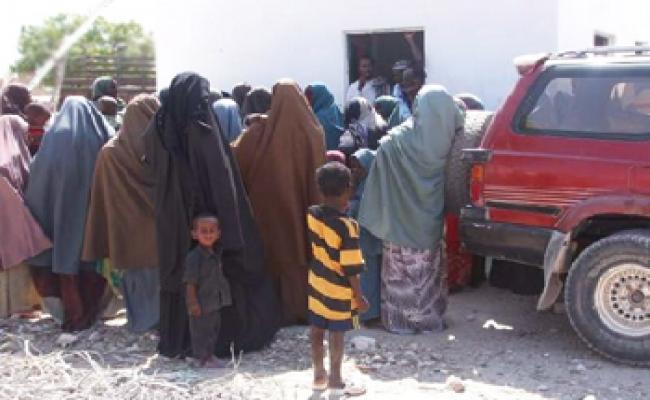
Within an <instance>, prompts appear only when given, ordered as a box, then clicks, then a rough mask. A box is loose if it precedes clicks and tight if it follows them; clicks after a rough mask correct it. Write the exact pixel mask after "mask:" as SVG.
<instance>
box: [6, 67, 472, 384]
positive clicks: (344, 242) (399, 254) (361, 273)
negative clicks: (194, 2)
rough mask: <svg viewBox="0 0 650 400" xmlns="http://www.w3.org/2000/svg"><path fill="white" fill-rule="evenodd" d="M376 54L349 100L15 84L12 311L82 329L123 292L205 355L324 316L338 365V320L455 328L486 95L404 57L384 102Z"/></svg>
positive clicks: (151, 320) (188, 76)
mask: <svg viewBox="0 0 650 400" xmlns="http://www.w3.org/2000/svg"><path fill="white" fill-rule="evenodd" d="M371 63H372V62H371V60H369V59H365V61H364V60H361V62H360V63H359V66H360V77H361V78H360V80H359V81H356V82H354V83H353V84H352V85H351V86H350V90H349V91H348V93H347V97H346V103H345V107H344V108H343V109H342V110H341V109H339V107H338V106H337V105H336V103H335V100H334V96H333V94H332V93H331V91H330V90H329V89H328V87H327V86H326V85H325V84H324V83H321V82H314V83H311V84H309V85H307V86H306V87H305V88H304V90H303V89H301V88H300V87H299V85H298V84H297V83H296V82H294V81H292V80H288V79H283V80H280V81H278V82H276V83H275V84H274V86H273V88H272V90H269V89H267V88H264V87H251V86H250V85H248V84H245V83H243V84H239V85H237V86H236V87H234V88H233V89H232V91H231V92H230V93H227V92H221V91H217V90H211V88H210V85H209V83H208V81H207V80H206V79H205V78H203V77H201V76H199V75H197V74H195V73H182V74H179V75H177V76H176V77H175V78H174V79H173V80H172V82H171V84H170V85H169V87H167V88H166V89H164V90H162V91H161V92H160V93H159V94H157V95H154V94H141V95H138V96H135V97H134V98H132V99H131V100H130V101H129V102H128V104H126V103H125V102H124V101H123V100H122V99H120V98H119V97H118V85H117V83H116V82H115V81H114V80H113V79H111V78H109V77H101V78H98V79H97V80H96V81H95V83H94V84H93V87H92V90H91V92H92V95H91V97H90V98H85V97H81V96H70V97H68V98H66V99H65V100H64V101H63V103H62V106H61V107H60V109H59V110H58V112H56V113H54V114H53V115H50V113H49V112H48V110H47V109H46V108H45V107H43V106H42V105H39V104H38V103H34V102H32V100H31V97H30V93H29V91H28V90H27V88H25V87H24V86H22V85H19V84H11V85H8V86H7V87H5V88H4V89H3V91H2V104H1V105H0V107H1V108H0V150H1V151H0V195H1V196H2V204H3V206H2V207H1V209H0V221H1V224H2V227H3V229H2V240H1V241H0V270H1V271H2V272H1V274H0V277H2V280H3V281H4V282H5V284H4V286H2V287H0V290H3V291H4V293H0V296H2V297H1V298H0V305H2V308H0V317H2V316H7V315H9V314H11V313H13V312H24V311H28V310H30V309H33V308H34V306H37V305H38V306H40V307H43V308H45V309H46V310H47V311H48V312H50V313H51V314H52V315H53V316H54V317H55V318H58V319H59V321H60V324H61V328H62V329H63V330H65V331H79V330H84V329H87V328H89V327H90V326H92V325H93V324H94V323H95V321H96V320H97V319H98V318H99V317H100V315H101V313H102V311H103V310H104V308H105V307H106V304H107V302H108V301H109V300H110V298H111V297H113V296H119V297H121V298H123V299H124V302H125V308H126V312H127V316H128V327H129V329H130V330H132V331H133V332H147V331H151V330H157V332H158V334H159V338H160V339H159V347H158V348H159V352H160V353H161V354H163V355H165V356H169V357H184V356H186V355H190V354H192V349H194V354H195V355H196V356H197V357H198V358H199V359H200V360H202V362H203V363H205V364H206V365H207V364H210V363H214V362H215V360H214V359H213V357H214V356H219V357H220V356H227V355H229V354H230V352H231V346H234V350H235V351H237V352H239V351H240V350H241V351H253V350H257V349H260V348H262V347H263V346H265V345H267V344H268V343H269V342H270V341H271V340H272V338H273V337H274V335H275V333H276V332H277V330H278V329H279V328H280V327H281V326H286V325H292V324H305V323H309V324H310V325H312V326H313V327H315V328H317V330H316V331H312V333H313V335H312V338H313V339H314V340H316V341H317V340H318V339H319V338H320V341H321V345H320V350H319V348H318V347H315V348H314V349H315V350H314V351H315V353H314V355H315V365H320V366H321V367H322V336H323V332H324V331H327V330H330V340H332V332H341V331H344V330H347V329H350V328H352V327H353V326H354V325H355V323H356V321H357V320H359V319H360V321H361V322H363V323H366V324H370V325H371V326H372V325H373V324H374V325H379V324H381V325H382V326H383V327H384V328H385V329H387V330H388V331H390V332H394V333H399V334H406V333H420V332H435V331H440V330H442V329H444V328H445V321H444V313H445V309H446V305H447V282H446V275H447V273H446V265H445V254H444V246H443V244H442V240H443V225H444V222H443V209H444V176H445V174H444V170H445V166H446V163H447V158H448V155H449V150H450V148H451V144H452V140H453V138H454V135H455V134H456V133H457V132H458V131H459V130H461V129H462V128H463V123H464V113H465V109H466V108H467V107H466V106H467V105H468V104H469V103H471V102H472V101H473V100H476V104H474V103H472V104H469V106H470V107H471V108H477V107H480V106H481V104H480V102H479V101H478V100H477V99H475V98H474V99H472V98H469V97H467V98H466V100H465V101H466V102H467V103H468V104H466V103H465V102H464V101H463V100H462V99H459V98H458V97H456V98H455V97H453V96H452V95H450V94H449V93H448V92H447V91H446V90H445V88H443V87H442V86H438V85H424V80H425V77H424V74H423V73H422V72H418V70H417V69H414V68H411V67H410V66H409V65H406V64H404V63H402V64H399V63H397V64H399V65H396V67H395V70H394V72H395V76H396V77H398V78H396V79H395V82H394V85H393V87H392V89H391V91H390V93H392V94H395V96H393V95H388V94H382V95H380V96H375V93H373V91H371V90H366V88H369V87H371V86H372V83H371V81H372V64H371ZM367 85H370V86H367ZM317 171H318V179H317V178H316V173H317ZM315 206H318V207H319V208H314V207H315ZM357 221H358V224H357ZM357 251H358V253H357ZM357 277H358V278H359V279H358V280H355V279H357ZM32 286H33V288H35V291H34V290H33V289H32ZM357 286H358V288H357ZM346 321H347V322H346ZM348 322H349V323H348ZM352 322H355V323H352ZM318 329H320V331H319V330H318ZM314 332H316V333H314ZM314 335H315V336H314ZM341 340H342V336H341ZM335 341H336V340H335ZM330 345H332V344H331V343H330ZM206 346H207V347H206ZM206 348H207V349H209V350H206ZM318 351H320V353H318ZM341 351H342V350H341ZM199 353H200V354H199ZM318 354H320V355H321V361H320V364H318V363H317V359H318ZM322 380H323V376H322V368H320V369H319V370H318V371H316V376H315V385H316V384H320V383H322V382H321V381H322ZM339 383H340V382H339ZM339 383H337V385H338V384H339Z"/></svg>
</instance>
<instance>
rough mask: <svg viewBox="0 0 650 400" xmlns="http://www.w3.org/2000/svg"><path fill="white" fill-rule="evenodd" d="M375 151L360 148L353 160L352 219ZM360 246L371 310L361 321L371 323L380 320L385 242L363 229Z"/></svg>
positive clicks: (362, 288)
mask: <svg viewBox="0 0 650 400" xmlns="http://www.w3.org/2000/svg"><path fill="white" fill-rule="evenodd" d="M375 154H376V153H375V151H374V150H370V149H359V150H357V151H356V152H355V153H354V154H352V157H351V158H350V168H351V169H352V176H353V177H354V184H355V186H356V190H355V194H354V196H353V197H352V199H351V200H350V216H351V217H352V218H355V219H356V218H358V216H359V206H360V204H361V199H362V198H363V192H364V189H365V187H366V178H367V176H368V172H369V171H370V167H372V164H373V163H374V162H375ZM359 244H360V246H361V252H362V253H363V259H364V261H365V262H366V269H365V271H364V272H363V273H362V274H361V291H362V292H363V295H364V297H365V298H366V300H368V304H369V305H370V308H368V311H366V312H365V313H363V314H361V320H362V321H371V320H374V319H377V318H379V316H380V314H379V309H380V303H381V298H380V295H379V294H380V288H381V279H380V276H381V274H380V273H381V252H382V243H381V240H380V239H377V238H376V237H375V236H374V235H373V234H372V233H370V232H369V231H368V230H367V229H365V228H363V227H361V235H360V236H359Z"/></svg>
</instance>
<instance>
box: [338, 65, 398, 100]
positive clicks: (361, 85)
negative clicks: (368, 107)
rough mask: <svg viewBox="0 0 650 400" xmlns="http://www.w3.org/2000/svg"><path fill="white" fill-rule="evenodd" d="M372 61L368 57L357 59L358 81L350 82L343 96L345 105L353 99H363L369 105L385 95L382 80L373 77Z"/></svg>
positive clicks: (384, 83)
mask: <svg viewBox="0 0 650 400" xmlns="http://www.w3.org/2000/svg"><path fill="white" fill-rule="evenodd" d="M373 64H374V63H373V61H372V58H370V57H368V56H363V57H361V58H360V59H359V71H358V72H359V79H357V80H356V81H354V82H352V84H350V87H349V88H348V91H347V93H346V95H345V104H348V103H349V102H351V101H352V100H353V99H354V98H355V97H364V98H365V99H366V100H368V102H369V103H370V104H373V103H374V102H375V99H376V98H377V97H379V96H382V95H384V94H387V93H388V91H387V87H386V86H387V85H386V82H385V81H384V80H383V79H382V78H375V77H373Z"/></svg>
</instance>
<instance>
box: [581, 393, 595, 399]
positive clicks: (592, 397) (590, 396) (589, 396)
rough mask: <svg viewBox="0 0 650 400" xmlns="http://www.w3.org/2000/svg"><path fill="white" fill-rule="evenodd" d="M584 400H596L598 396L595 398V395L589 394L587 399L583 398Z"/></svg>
mask: <svg viewBox="0 0 650 400" xmlns="http://www.w3.org/2000/svg"><path fill="white" fill-rule="evenodd" d="M582 400H596V396H594V395H593V394H588V395H586V396H585V397H583V398H582Z"/></svg>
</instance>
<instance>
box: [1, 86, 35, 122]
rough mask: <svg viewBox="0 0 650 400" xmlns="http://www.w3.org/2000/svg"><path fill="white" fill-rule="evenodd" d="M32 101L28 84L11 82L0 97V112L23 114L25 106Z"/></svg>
mask: <svg viewBox="0 0 650 400" xmlns="http://www.w3.org/2000/svg"><path fill="white" fill-rule="evenodd" d="M31 102H32V95H31V93H30V92H29V89H27V86H25V85H23V84H21V83H10V84H9V85H7V86H6V87H5V88H4V89H3V91H2V99H0V114H16V115H20V116H23V114H24V112H25V107H26V106H27V104H29V103H31Z"/></svg>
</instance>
